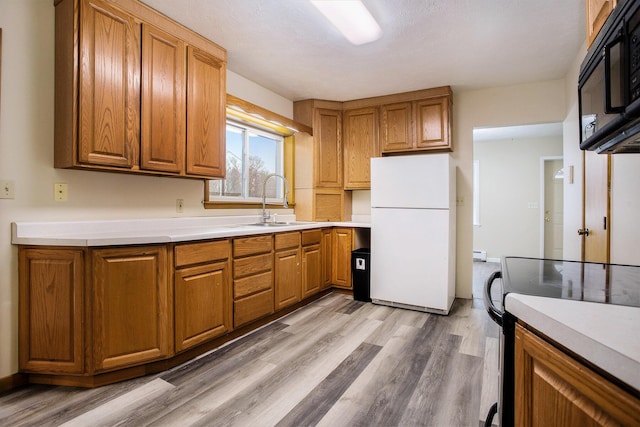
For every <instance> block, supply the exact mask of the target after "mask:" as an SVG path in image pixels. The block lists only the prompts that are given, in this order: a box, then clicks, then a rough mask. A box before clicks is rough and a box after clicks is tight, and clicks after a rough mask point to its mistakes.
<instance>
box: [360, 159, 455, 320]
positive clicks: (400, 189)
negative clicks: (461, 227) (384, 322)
mask: <svg viewBox="0 0 640 427" xmlns="http://www.w3.org/2000/svg"><path fill="white" fill-rule="evenodd" d="M455 193H456V181H455V166H453V165H452V161H451V156H450V155H449V154H424V155H410V156H393V157H379V158H373V159H371V264H370V271H371V279H370V280H371V282H370V286H371V290H370V292H371V300H372V301H373V302H374V303H376V304H384V305H390V306H394V307H402V308H408V309H413V310H420V311H428V312H434V313H439V314H448V313H449V310H450V309H451V305H452V304H453V300H454V298H455V282H456V281H455V269H456V262H455V260H456V254H455V242H456V196H455Z"/></svg>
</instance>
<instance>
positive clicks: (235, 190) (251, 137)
mask: <svg viewBox="0 0 640 427" xmlns="http://www.w3.org/2000/svg"><path fill="white" fill-rule="evenodd" d="M226 138H227V141H226V145H227V165H226V166H227V175H226V176H227V177H226V179H224V180H212V181H211V182H210V185H209V198H210V200H216V199H217V200H226V201H231V200H238V201H258V200H261V197H262V185H263V183H264V180H265V179H266V177H267V176H269V175H270V174H272V173H277V174H282V173H283V138H282V137H281V136H280V135H277V134H273V133H269V132H265V131H262V130H259V129H255V128H252V127H250V126H248V125H246V124H242V123H235V122H227V134H226ZM283 187H284V186H283V184H282V180H280V179H273V178H272V179H270V180H269V181H268V182H267V186H266V188H265V194H266V196H267V199H278V198H282V196H283V194H284V189H283Z"/></svg>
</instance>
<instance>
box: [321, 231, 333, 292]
mask: <svg viewBox="0 0 640 427" xmlns="http://www.w3.org/2000/svg"><path fill="white" fill-rule="evenodd" d="M332 235H333V231H332V229H331V228H323V229H322V288H323V289H326V288H329V287H331V264H332V253H333V242H332V239H331V236H332Z"/></svg>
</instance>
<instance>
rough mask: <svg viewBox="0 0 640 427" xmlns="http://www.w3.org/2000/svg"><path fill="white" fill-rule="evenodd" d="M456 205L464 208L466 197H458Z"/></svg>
mask: <svg viewBox="0 0 640 427" xmlns="http://www.w3.org/2000/svg"><path fill="white" fill-rule="evenodd" d="M456 205H458V206H464V197H457V198H456Z"/></svg>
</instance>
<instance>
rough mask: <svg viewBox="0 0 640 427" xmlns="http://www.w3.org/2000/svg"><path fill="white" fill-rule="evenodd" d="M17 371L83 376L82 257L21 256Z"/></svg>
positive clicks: (29, 252)
mask: <svg viewBox="0 0 640 427" xmlns="http://www.w3.org/2000/svg"><path fill="white" fill-rule="evenodd" d="M19 266H20V268H19V278H20V285H19V302H20V304H19V314H18V318H19V322H18V327H19V362H20V370H22V371H29V372H39V373H44V372H51V373H66V374H79V373H83V371H84V367H85V365H84V348H85V345H84V344H85V343H84V334H85V329H84V325H85V321H84V253H83V251H82V250H75V249H69V250H65V249H23V248H22V247H21V248H20V250H19Z"/></svg>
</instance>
